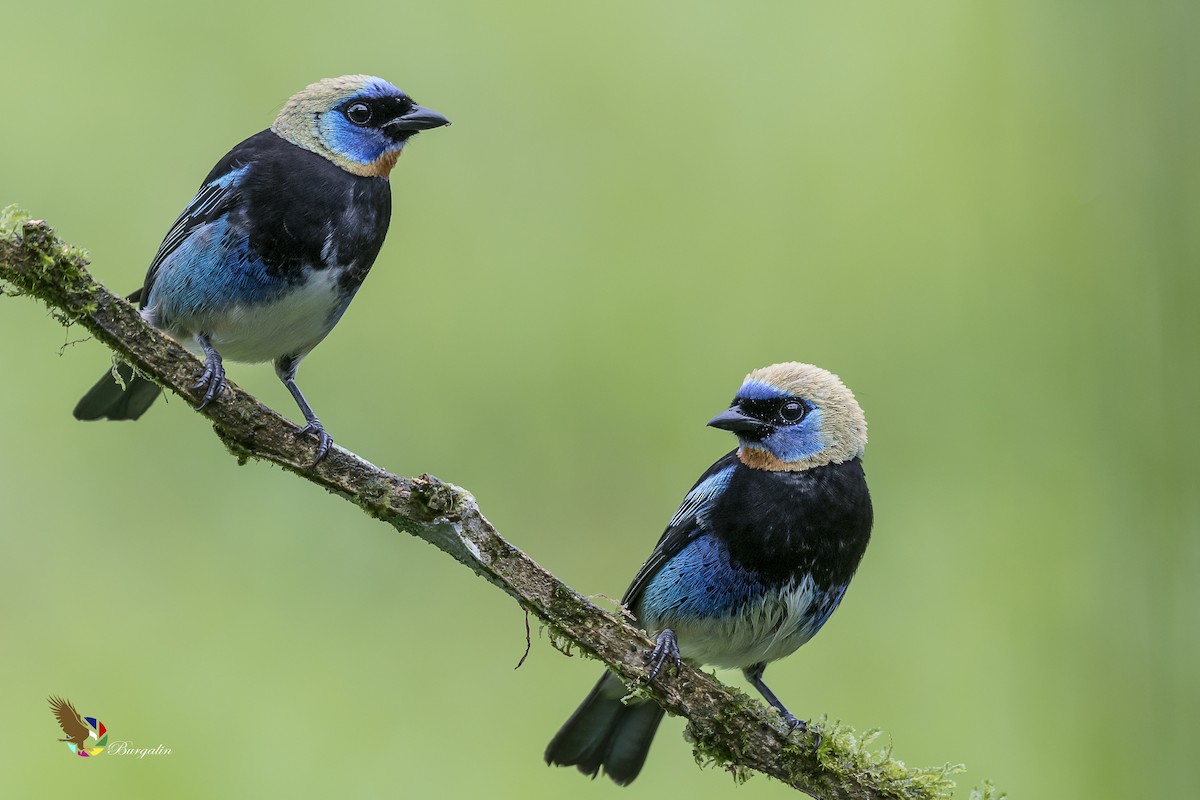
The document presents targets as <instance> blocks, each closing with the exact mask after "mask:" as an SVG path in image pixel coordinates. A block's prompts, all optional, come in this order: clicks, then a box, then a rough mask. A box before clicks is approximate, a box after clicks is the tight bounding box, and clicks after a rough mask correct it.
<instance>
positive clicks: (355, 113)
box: [346, 103, 371, 125]
mask: <svg viewBox="0 0 1200 800" xmlns="http://www.w3.org/2000/svg"><path fill="white" fill-rule="evenodd" d="M346 119H348V120H350V121H351V122H353V123H354V124H355V125H366V124H367V123H368V122H370V121H371V107H370V106H368V105H367V104H366V103H355V104H354V105H352V106H349V107H348V108H347V109H346Z"/></svg>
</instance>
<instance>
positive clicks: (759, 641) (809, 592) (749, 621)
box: [651, 576, 824, 669]
mask: <svg viewBox="0 0 1200 800" xmlns="http://www.w3.org/2000/svg"><path fill="white" fill-rule="evenodd" d="M814 596H815V587H814V585H813V580H812V578H811V577H809V576H805V577H804V579H803V580H801V581H799V583H798V584H794V585H792V586H790V587H788V588H787V589H785V590H784V591H782V592H780V593H779V594H778V595H776V596H774V597H773V598H771V599H765V598H764V599H763V600H761V601H758V602H755V603H749V604H747V605H746V606H743V607H742V609H741V611H740V613H738V614H736V615H732V616H728V617H723V618H719V619H714V618H706V619H695V618H692V619H688V618H679V619H669V618H667V619H663V620H661V621H660V623H661V627H669V628H671V629H672V630H674V631H675V636H676V638H677V639H678V641H679V654H680V655H681V656H682V657H683V658H685V659H688V660H691V661H694V662H696V663H700V664H711V665H712V666H715V667H721V668H724V669H742V668H745V667H749V666H751V665H753V664H761V663H766V662H770V661H775V660H776V659H780V658H783V657H784V656H787V655H790V654H791V653H793V652H795V650H796V649H797V648H798V647H800V646H801V645H802V644H804V643H805V642H807V641H808V640H809V639H811V638H812V637H813V636H814V635H815V634H816V632H817V630H818V629H820V627H821V623H823V622H824V620H823V619H820V620H818V619H816V618H814V617H813V616H812V615H811V614H810V608H811V605H812V602H813V598H814ZM651 633H654V634H657V633H658V631H652V632H651Z"/></svg>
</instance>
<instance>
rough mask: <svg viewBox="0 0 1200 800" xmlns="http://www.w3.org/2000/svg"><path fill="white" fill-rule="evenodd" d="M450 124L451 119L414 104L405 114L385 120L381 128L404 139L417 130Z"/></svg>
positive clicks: (388, 133)
mask: <svg viewBox="0 0 1200 800" xmlns="http://www.w3.org/2000/svg"><path fill="white" fill-rule="evenodd" d="M449 124H450V120H448V119H446V118H445V117H443V116H442V115H441V114H439V113H438V112H436V111H434V110H433V109H431V108H425V107H424V106H413V107H412V108H410V109H409V110H408V113H406V114H405V115H404V116H402V117H396V118H395V119H393V120H389V121H388V122H385V123H384V124H383V125H382V126H381V129H382V130H383V132H384V133H386V134H387V135H388V136H391V137H394V138H396V139H402V138H408V137H409V136H412V135H413V134H414V133H416V132H417V131H427V130H429V129H430V128H440V127H442V126H443V125H449Z"/></svg>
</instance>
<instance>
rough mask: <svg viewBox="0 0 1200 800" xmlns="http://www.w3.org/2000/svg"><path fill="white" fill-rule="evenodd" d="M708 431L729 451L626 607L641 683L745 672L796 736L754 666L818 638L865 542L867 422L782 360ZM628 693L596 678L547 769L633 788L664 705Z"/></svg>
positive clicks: (841, 389) (749, 382)
mask: <svg viewBox="0 0 1200 800" xmlns="http://www.w3.org/2000/svg"><path fill="white" fill-rule="evenodd" d="M708 424H709V425H710V426H712V427H714V428H721V429H723V430H727V431H732V432H733V433H734V435H736V436H737V439H738V447H737V449H736V450H734V451H733V452H731V453H729V454H727V455H726V456H724V457H723V458H721V459H720V460H719V461H717V462H716V463H715V464H713V465H712V466H711V467H709V468H708V470H707V471H706V472H705V473H704V474H703V475H701V476H700V480H699V481H697V482H696V485H695V486H693V487H692V489H691V491H689V492H688V493H687V496H686V497H684V499H683V504H682V505H680V507H679V510H678V511H676V512H675V516H673V517H672V518H671V520H670V522H669V523H667V530H666V532H665V533H663V535H662V538H661V539H659V541H658V545H657V546H656V547H655V548H654V552H653V553H651V555H650V558H649V559H648V560H647V561H646V563H645V564H643V565H642V568H641V570H640V571H639V572H638V573H637V576H636V577H635V578H634V579H633V583H632V584H631V585H630V587H629V589H628V590H627V591H626V592H625V596H624V598H623V599H622V601H621V603H622V605H623V606H625V608H627V609H629V610H630V611H631V612H632V613H633V614H634V615H635V616H636V617H637V619H638V621H639V622H640V624H641V625H642V626H643V627H644V628H645V629H646V630H647V631H648V632H650V634H651V635H652V636H653V637H657V643H656V646H655V648H654V650H653V652H652V653H650V654H649V661H650V665H649V666H650V671H649V679H651V680H652V679H653V678H654V676H655V675H656V674H657V673H658V671H659V670H660V669H661V667H662V666H663V665H664V664H665V663H667V662H670V661H673V662H675V663H676V664H678V662H679V660H680V659H681V658H682V659H687V660H688V661H689V662H693V663H696V664H711V665H715V666H718V667H723V668H737V669H741V670H742V671H743V673H744V674H745V676H746V679H747V680H748V681H749V682H750V684H751V685H752V686H754V688H755V689H757V690H758V691H759V692H760V693H761V694H762V696H763V697H764V698H765V699H766V700H767V702H768V703H770V704H771V705H772V706H774V707H775V708H776V709H778V710H779V713H780V714H781V715H782V716H783V718H784V720H786V721H787V723H788V724H789V725H790V726H791V727H792V728H793V729H794V728H797V727H800V728H803V727H804V726H805V723H803V722H801V721H799V720H798V719H796V717H794V716H793V715H792V714H791V712H789V711H788V710H787V708H785V707H784V705H783V703H781V702H780V701H779V698H777V697H776V696H775V694H774V693H773V692H772V691H771V690H770V689H769V688H767V685H766V684H765V683H763V671H764V670H765V669H766V666H767V664H769V663H770V662H772V661H775V660H776V659H779V658H783V657H784V656H786V655H788V654H790V653H792V652H794V651H795V650H796V648H798V647H800V645H802V644H804V643H805V642H807V641H808V640H809V639H811V638H812V637H813V635H814V634H816V632H817V631H818V630H820V628H821V626H822V625H824V624H825V621H826V620H827V619H829V615H830V614H832V613H833V610H834V609H835V608H837V605H838V602H839V601H840V600H841V599H842V594H843V593H844V592H845V591H846V586H847V585H848V584H849V583H850V578H851V577H852V576H853V575H854V571H855V570H856V569H857V568H858V562H859V561H860V560H861V559H862V556H863V552H864V551H865V550H866V548H867V541H868V539H869V538H870V534H871V522H872V511H871V497H870V494H869V493H868V492H867V482H866V477H865V476H864V474H863V468H862V462H861V460H860V459H861V457H862V454H863V449H864V447H865V446H866V443H867V423H866V420H865V418H864V417H863V413H862V409H860V408H859V406H858V403H857V402H856V401H855V399H854V395H853V394H851V393H850V390H849V389H847V388H846V387H845V385H844V384H842V382H841V381H840V380H839V379H838V377H837V376H836V375H833V374H832V373H829V372H826V371H825V370H823V369H821V368H819V367H814V366H812V365H810V364H798V363H786V364H775V365H774V366H770V367H766V368H764V369H760V370H756V371H754V372H751V373H750V374H749V375H748V376H746V380H745V382H744V383H743V384H742V387H741V389H739V390H738V393H737V396H736V397H735V398H734V399H733V403H732V405H730V407H729V409H728V410H727V411H724V412H722V413H721V414H718V415H717V416H716V417H714V418H713V419H712V420H710V421H709V423H708ZM626 694H628V692H627V691H626V688H625V687H624V686H623V685H622V683H621V681H620V679H618V678H617V677H616V676H615V675H614V674H612V673H611V672H609V673H605V675H604V677H603V678H601V679H600V682H599V683H597V684H596V687H595V688H594V689H592V692H591V694H589V695H588V696H587V698H586V699H585V700H584V701H583V703H582V704H581V705H580V706H579V708H578V709H576V710H575V713H574V714H572V715H571V717H570V719H568V720H567V721H566V723H565V724H564V725H563V727H562V729H561V730H559V732H558V734H557V735H555V737H554V739H553V740H551V742H550V745H549V746H548V747H547V748H546V763H548V764H557V765H560V766H575V767H578V768H579V771H580V772H583V773H584V774H587V775H591V776H593V777H595V775H596V774H597V773H598V772H599V771H600V768H601V767H603V768H604V772H605V773H606V774H607V775H608V776H609V777H610V778H612V779H613V780H614V781H616V782H617V783H618V784H621V785H625V784H628V783H630V782H631V781H633V779H634V778H636V777H637V775H638V773H639V772H640V771H641V769H642V765H643V764H644V763H645V761H646V754H647V752H648V751H649V749H650V743H651V741H652V740H653V738H654V732H655V731H656V730H657V728H658V724H659V722H660V721H661V720H662V716H663V710H662V708H660V707H659V706H658V705H657V704H655V703H653V702H650V701H646V700H641V701H638V700H634V701H632V702H630V703H628V704H625V703H622V702H621V698H622V697H623V696H625V695H626Z"/></svg>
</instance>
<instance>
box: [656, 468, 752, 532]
mask: <svg viewBox="0 0 1200 800" xmlns="http://www.w3.org/2000/svg"><path fill="white" fill-rule="evenodd" d="M736 469H737V464H730V465H729V466H728V467H726V468H725V469H723V470H721V471H719V472H714V473H713V474H712V475H709V476H708V477H707V478H705V479H704V480H702V481H700V482H699V483H697V484H696V485H695V486H694V487H693V488H692V490H691V491H690V492H688V493H687V497H685V498H683V502H682V503H681V504H680V505H679V510H678V511H676V512H675V516H673V517H671V521H670V522H668V523H667V527H668V528H673V527H674V526H676V525H678V524H679V523H681V522H683V521H684V520H685V519H687V518H688V517H691V516H694V515H697V514H699V513H700V512H701V511H702V510H703V509H704V507H705V506H707V505H708V504H709V503H711V502H712V501H713V500H715V499H716V498H717V497H719V496H720V494H721V492H723V491H725V490H726V489H727V488H728V487H729V481H730V480H731V479H732V478H733V472H734V470H736Z"/></svg>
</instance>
